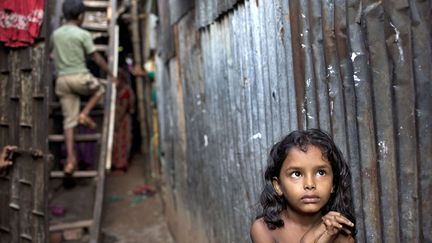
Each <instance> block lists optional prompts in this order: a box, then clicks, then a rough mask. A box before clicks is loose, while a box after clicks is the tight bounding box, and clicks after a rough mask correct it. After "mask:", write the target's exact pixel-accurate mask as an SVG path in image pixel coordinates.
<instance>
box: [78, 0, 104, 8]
mask: <svg viewBox="0 0 432 243" xmlns="http://www.w3.org/2000/svg"><path fill="white" fill-rule="evenodd" d="M84 5H85V6H86V7H87V8H108V6H109V1H89V0H85V1H84Z"/></svg>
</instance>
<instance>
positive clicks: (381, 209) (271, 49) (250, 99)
mask: <svg viewBox="0 0 432 243" xmlns="http://www.w3.org/2000/svg"><path fill="white" fill-rule="evenodd" d="M431 5H432V3H431V1H404V0H398V1H389V0H385V1H359V0H350V1H344V0H336V1H301V0H291V1H283V0H275V1H239V2H237V1H217V2H215V1H212V0H206V1H195V5H194V7H193V8H190V9H189V10H188V11H187V12H186V13H184V8H183V9H180V8H179V7H178V5H177V4H169V3H168V0H164V1H159V9H161V6H162V7H163V8H164V10H163V11H162V15H161V16H160V17H161V19H165V18H171V20H170V21H168V22H169V23H170V25H169V26H168V25H167V23H168V22H163V21H161V24H162V26H161V29H162V30H172V31H173V32H172V34H173V36H172V38H165V37H164V38H162V39H163V40H165V41H168V40H169V42H171V44H170V45H167V46H168V47H170V46H171V47H173V48H174V52H173V53H174V55H172V56H167V55H164V53H166V52H167V51H169V48H168V49H164V46H160V48H161V49H159V54H160V55H158V61H157V69H158V72H157V77H156V79H157V82H158V114H159V122H160V136H161V137H160V138H161V146H162V172H163V177H164V180H165V183H166V184H165V187H164V199H165V200H164V201H165V204H166V205H167V215H168V216H169V217H167V219H168V221H169V224H170V227H171V228H172V229H174V230H173V232H174V235H175V237H176V238H177V240H178V242H190V241H192V239H199V240H198V241H197V242H248V241H249V226H250V222H251V220H253V217H254V216H255V213H256V208H257V202H258V196H259V193H260V190H261V185H262V175H263V170H264V168H265V164H266V159H267V154H268V151H269V148H270V146H271V145H272V144H273V143H274V142H275V141H277V140H278V139H279V138H280V137H281V136H282V135H284V134H286V133H288V132H290V131H292V130H294V129H302V128H312V127H319V128H322V129H324V130H326V131H328V132H329V133H331V134H332V135H333V137H334V139H335V141H336V143H337V144H338V145H339V147H340V148H341V150H342V151H343V153H344V155H345V157H346V158H347V160H348V161H349V163H350V166H351V170H352V174H353V192H354V193H353V194H354V204H355V209H356V216H357V227H358V234H357V240H358V242H432V231H431V230H430V229H431V228H432V220H431V219H430V217H429V215H431V214H432V206H431V204H430V201H432V168H431V165H432V147H431V146H432V129H431V123H432V122H431V121H432V108H431V107H432V82H431V79H432V52H431V43H432V40H431V28H430V23H431V21H432V19H431V13H432V12H431V9H432V6H431ZM179 12H181V14H179ZM168 13H171V16H166V15H168ZM174 16H176V17H174ZM179 16H180V17H179ZM161 34H162V35H165V34H164V33H161ZM166 43H168V42H166ZM195 241H196V240H195Z"/></svg>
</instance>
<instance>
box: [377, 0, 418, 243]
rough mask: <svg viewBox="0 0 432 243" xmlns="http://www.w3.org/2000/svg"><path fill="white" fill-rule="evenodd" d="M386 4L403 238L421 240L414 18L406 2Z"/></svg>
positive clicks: (404, 239)
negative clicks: (412, 18) (413, 49)
mask: <svg viewBox="0 0 432 243" xmlns="http://www.w3.org/2000/svg"><path fill="white" fill-rule="evenodd" d="M383 7H384V10H385V11H386V13H387V14H388V15H389V24H388V25H387V26H386V28H387V30H386V31H387V33H389V34H388V35H387V39H386V41H387V42H386V43H387V48H388V49H389V56H390V58H391V60H392V62H393V67H392V69H393V74H394V77H393V92H394V93H393V95H394V98H395V100H394V106H395V111H396V114H397V116H396V119H395V125H396V131H395V133H396V136H397V140H396V141H397V146H398V150H397V156H398V160H399V161H398V162H399V166H400V167H399V178H400V188H399V192H400V201H399V203H400V210H401V212H403V213H401V215H400V223H401V225H403V227H404V230H402V231H401V241H404V242H419V241H421V240H420V233H419V231H420V228H419V227H418V220H419V217H420V216H419V213H420V212H419V201H418V200H416V198H417V197H418V193H419V188H418V179H419V177H418V170H417V169H418V156H417V136H416V123H415V122H416V121H415V86H414V85H415V84H414V79H415V77H414V71H413V68H412V58H413V55H412V48H411V46H412V42H411V40H412V36H411V27H410V26H411V19H410V13H409V12H408V11H401V9H407V8H409V4H408V2H407V1H406V2H405V1H400V2H396V3H394V2H390V1H383Z"/></svg>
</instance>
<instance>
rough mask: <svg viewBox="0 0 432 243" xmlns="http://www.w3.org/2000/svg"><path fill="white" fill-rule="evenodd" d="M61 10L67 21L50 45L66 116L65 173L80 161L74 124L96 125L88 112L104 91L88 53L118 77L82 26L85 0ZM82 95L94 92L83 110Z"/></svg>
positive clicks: (69, 0)
mask: <svg viewBox="0 0 432 243" xmlns="http://www.w3.org/2000/svg"><path fill="white" fill-rule="evenodd" d="M62 10H63V15H64V18H65V20H66V22H65V23H64V24H63V25H62V26H61V27H60V28H58V29H57V30H55V31H54V33H53V34H52V37H51V48H52V54H53V58H54V64H55V67H56V72H57V80H56V90H55V93H56V94H57V96H58V97H59V99H60V103H61V107H62V113H63V117H64V120H63V129H64V135H65V144H66V152H67V159H66V164H65V166H64V173H65V174H72V173H73V172H74V170H75V168H76V165H77V160H76V155H75V149H74V128H75V127H76V126H77V125H78V124H81V125H84V126H88V127H90V128H95V127H96V123H95V122H94V121H93V120H92V119H91V118H90V117H89V113H90V111H91V110H92V109H93V108H94V106H95V105H96V104H97V103H98V101H99V100H100V98H101V97H102V96H103V94H104V92H105V89H104V86H103V85H102V83H101V82H100V81H99V80H98V79H97V78H95V77H94V76H93V75H92V74H91V73H90V72H89V70H88V69H87V67H86V55H89V56H90V57H91V59H92V60H93V61H94V62H95V63H96V64H97V65H98V66H99V68H101V69H102V71H104V72H105V73H106V74H107V75H108V77H109V79H110V80H112V82H113V83H117V79H116V78H115V77H114V76H113V74H112V72H111V71H110V69H109V67H108V65H107V63H106V61H105V59H104V58H103V57H102V56H101V55H100V54H99V53H98V52H97V51H96V47H95V45H94V43H93V40H92V37H91V34H90V33H89V32H88V31H87V30H84V29H82V28H80V26H81V24H82V23H83V20H84V12H85V6H84V4H83V2H82V0H65V1H64V3H63V7H62ZM80 95H91V97H90V99H89V101H88V102H87V103H86V105H85V107H84V108H83V110H82V111H81V112H80Z"/></svg>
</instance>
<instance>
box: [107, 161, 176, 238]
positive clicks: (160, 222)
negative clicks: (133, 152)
mask: <svg viewBox="0 0 432 243" xmlns="http://www.w3.org/2000/svg"><path fill="white" fill-rule="evenodd" d="M143 164H144V161H143V158H142V157H140V156H134V159H133V162H132V163H131V167H130V169H129V170H128V172H127V173H125V174H123V175H113V174H109V175H107V178H106V179H107V181H106V184H105V185H106V187H105V199H104V200H105V202H104V211H103V218H102V229H101V231H102V234H103V242H104V243H112V242H113V243H114V242H115V243H174V241H173V239H172V237H171V234H170V232H169V230H168V226H167V224H166V222H165V219H164V217H163V206H162V201H161V197H160V194H158V193H156V194H154V195H148V194H146V193H143V194H142V195H140V193H138V195H137V193H136V192H135V193H134V191H137V190H139V188H141V189H142V188H146V187H143V186H144V185H146V182H145V180H144V168H143V167H144V166H143ZM150 186H151V187H153V188H154V185H150Z"/></svg>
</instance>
